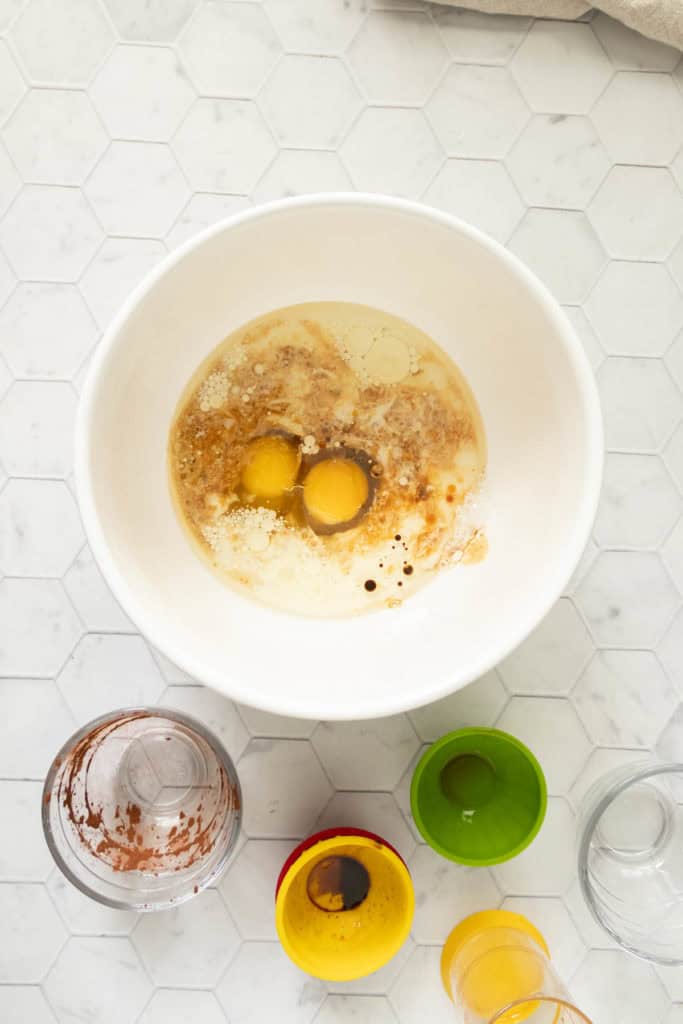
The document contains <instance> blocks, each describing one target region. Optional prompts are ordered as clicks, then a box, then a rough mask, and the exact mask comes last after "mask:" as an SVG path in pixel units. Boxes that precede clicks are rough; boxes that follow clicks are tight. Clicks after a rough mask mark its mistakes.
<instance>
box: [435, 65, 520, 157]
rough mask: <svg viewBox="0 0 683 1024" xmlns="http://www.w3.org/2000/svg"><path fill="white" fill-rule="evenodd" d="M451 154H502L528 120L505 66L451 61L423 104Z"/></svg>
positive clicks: (478, 155) (443, 143)
mask: <svg viewBox="0 0 683 1024" xmlns="http://www.w3.org/2000/svg"><path fill="white" fill-rule="evenodd" d="M425 110H426V112H427V116H428V118H429V120H430V121H431V123H432V126H433V128H434V131H435V132H436V134H437V136H438V138H439V141H440V142H441V143H442V145H443V147H444V149H445V150H446V152H447V153H448V155H449V156H477V157H491V158H496V157H502V156H505V154H506V153H507V151H508V150H509V149H510V146H511V145H512V143H513V142H514V141H515V139H516V138H517V136H518V135H519V133H520V132H521V130H522V128H523V127H524V125H525V124H526V122H527V120H528V119H529V116H530V115H529V108H528V107H527V105H526V103H525V102H524V100H523V99H522V97H521V95H520V93H519V90H518V88H517V86H516V85H515V83H514V81H513V79H512V77H511V76H510V73H509V72H508V71H506V70H505V68H495V67H468V66H466V65H459V64H455V65H454V66H453V67H452V68H450V69H449V70H448V71H447V72H446V74H445V75H444V77H443V79H442V80H441V82H440V83H439V86H438V88H437V89H436V91H435V93H434V95H433V96H432V98H431V99H430V101H429V103H428V104H427V106H426V107H425Z"/></svg>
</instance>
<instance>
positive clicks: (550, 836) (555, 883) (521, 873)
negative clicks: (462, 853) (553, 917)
mask: <svg viewBox="0 0 683 1024" xmlns="http://www.w3.org/2000/svg"><path fill="white" fill-rule="evenodd" d="M574 828H575V823H574V814H573V812H572V810H571V808H570V806H569V804H568V803H567V802H566V800H563V799H562V798H561V797H550V798H549V799H548V810H547V813H546V816H545V821H544V823H543V828H542V829H541V831H540V832H539V833H538V835H537V836H536V838H535V839H534V841H533V843H532V844H531V846H529V847H527V849H526V850H524V852H523V853H520V854H519V856H517V857H514V858H513V859H512V860H508V861H506V862H505V863H504V864H497V865H496V866H495V867H494V868H492V869H491V870H492V872H493V875H494V877H495V879H496V881H497V882H498V885H499V886H500V888H501V889H502V890H503V892H504V893H509V894H510V895H517V894H518V893H521V892H523V893H525V894H527V895H529V896H555V895H557V893H561V892H564V891H565V890H566V889H567V888H568V886H569V883H570V882H571V880H572V878H573V876H574V872H575V871H576V867H575V854H574V844H573V842H572V841H571V839H570V840H569V841H568V837H572V836H573V835H574ZM454 923H455V922H454Z"/></svg>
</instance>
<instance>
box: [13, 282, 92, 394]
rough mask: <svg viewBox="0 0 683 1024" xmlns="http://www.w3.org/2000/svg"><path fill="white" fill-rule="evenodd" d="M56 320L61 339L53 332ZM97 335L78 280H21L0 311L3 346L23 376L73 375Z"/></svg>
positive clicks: (16, 371)
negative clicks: (81, 294) (77, 282)
mask: <svg viewBox="0 0 683 1024" xmlns="http://www.w3.org/2000/svg"><path fill="white" fill-rule="evenodd" d="M57 323H58V324H59V325H60V340H59V345H55V344H54V334H53V332H54V325H55V324H57ZM96 338H97V328H96V327H95V324H94V322H93V319H92V317H91V316H90V314H89V313H88V310H87V309H86V307H85V305H84V303H83V300H82V298H81V297H80V295H79V293H78V290H77V289H76V287H75V286H74V285H67V284H37V283H29V284H20V285H19V286H18V287H17V289H16V290H15V292H14V293H13V294H12V296H11V297H10V299H9V301H8V302H7V305H6V306H5V307H4V309H2V310H1V311H0V352H2V354H3V356H4V357H5V359H6V360H7V363H8V365H9V366H10V367H11V369H12V370H13V371H14V373H16V374H17V376H20V377H43V378H54V377H61V378H68V377H70V376H72V374H74V373H75V372H76V370H77V369H78V367H79V366H80V365H81V363H82V362H83V360H84V359H85V357H86V355H87V354H88V352H89V351H90V350H91V348H92V347H93V345H94V344H95V340H96Z"/></svg>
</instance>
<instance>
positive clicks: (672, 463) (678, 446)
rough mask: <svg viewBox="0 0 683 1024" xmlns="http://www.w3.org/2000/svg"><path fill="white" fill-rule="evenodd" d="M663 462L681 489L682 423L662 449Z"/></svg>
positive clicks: (682, 482)
mask: <svg viewBox="0 0 683 1024" xmlns="http://www.w3.org/2000/svg"><path fill="white" fill-rule="evenodd" d="M664 462H665V463H666V467H667V469H668V470H669V472H670V473H671V475H672V477H673V478H674V480H675V481H676V483H677V484H678V486H679V488H680V489H681V490H682V491H683V424H681V426H680V427H679V428H678V429H677V430H676V431H675V432H674V434H673V435H672V436H671V438H670V440H669V443H668V444H667V446H666V448H665V449H664Z"/></svg>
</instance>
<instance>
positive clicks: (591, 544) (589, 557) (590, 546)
mask: <svg viewBox="0 0 683 1024" xmlns="http://www.w3.org/2000/svg"><path fill="white" fill-rule="evenodd" d="M597 554H598V546H597V544H596V543H595V541H594V540H593V538H592V537H591V538H590V540H589V541H588V543H587V544H586V547H585V548H584V549H583V554H582V555H581V558H580V559H579V561H578V564H577V566H576V569H574V572H573V573H572V577H571V579H570V580H569V583H568V584H567V588H566V593H568V594H573V592H574V591H575V590H576V588H577V587H578V585H579V583H580V582H581V580H582V579H583V578H584V576H585V575H586V573H587V572H588V570H589V569H590V567H591V565H592V564H593V562H594V561H595V559H596V557H597Z"/></svg>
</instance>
